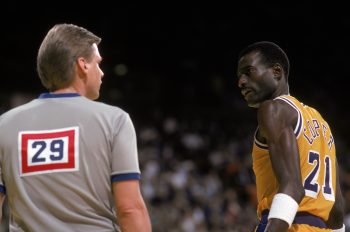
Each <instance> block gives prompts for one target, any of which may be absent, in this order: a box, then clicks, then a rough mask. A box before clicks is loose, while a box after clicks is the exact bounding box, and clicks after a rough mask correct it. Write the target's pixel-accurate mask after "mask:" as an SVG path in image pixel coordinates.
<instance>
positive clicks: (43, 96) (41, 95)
mask: <svg viewBox="0 0 350 232" xmlns="http://www.w3.org/2000/svg"><path fill="white" fill-rule="evenodd" d="M80 96H81V95H80V94H79V93H42V94H40V96H39V99H42V98H60V97H80Z"/></svg>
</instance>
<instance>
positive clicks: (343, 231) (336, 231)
mask: <svg viewBox="0 0 350 232" xmlns="http://www.w3.org/2000/svg"><path fill="white" fill-rule="evenodd" d="M332 231H333V232H345V225H344V224H343V227H342V228H340V229H337V230H332Z"/></svg>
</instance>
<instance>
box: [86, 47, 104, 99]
mask: <svg viewBox="0 0 350 232" xmlns="http://www.w3.org/2000/svg"><path fill="white" fill-rule="evenodd" d="M93 49H94V52H93V56H92V59H91V62H89V63H88V64H87V65H88V67H89V68H88V72H87V75H88V78H87V83H86V97H87V98H89V99H91V100H95V99H97V98H98V97H99V95H100V87H101V84H102V77H103V75H104V73H103V72H102V70H101V68H100V63H101V61H102V57H101V56H100V53H99V51H98V47H97V45H96V44H93Z"/></svg>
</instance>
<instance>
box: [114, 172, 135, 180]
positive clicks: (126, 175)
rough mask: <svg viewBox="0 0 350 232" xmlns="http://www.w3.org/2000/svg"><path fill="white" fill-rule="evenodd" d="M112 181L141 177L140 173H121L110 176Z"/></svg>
mask: <svg viewBox="0 0 350 232" xmlns="http://www.w3.org/2000/svg"><path fill="white" fill-rule="evenodd" d="M111 179H112V182H117V181H123V180H139V179H141V175H140V173H123V174H116V175H113V176H112V178H111Z"/></svg>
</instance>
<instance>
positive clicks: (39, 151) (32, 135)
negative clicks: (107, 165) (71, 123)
mask: <svg viewBox="0 0 350 232" xmlns="http://www.w3.org/2000/svg"><path fill="white" fill-rule="evenodd" d="M18 151H19V162H20V165H19V166H20V174H21V176H26V175H37V174H43V173H52V172H71V171H77V170H79V128H78V127H68V128H62V129H56V130H40V131H21V132H19V135H18Z"/></svg>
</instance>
